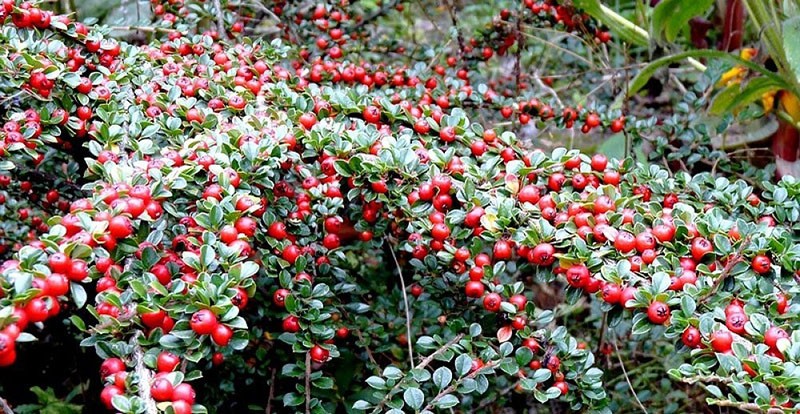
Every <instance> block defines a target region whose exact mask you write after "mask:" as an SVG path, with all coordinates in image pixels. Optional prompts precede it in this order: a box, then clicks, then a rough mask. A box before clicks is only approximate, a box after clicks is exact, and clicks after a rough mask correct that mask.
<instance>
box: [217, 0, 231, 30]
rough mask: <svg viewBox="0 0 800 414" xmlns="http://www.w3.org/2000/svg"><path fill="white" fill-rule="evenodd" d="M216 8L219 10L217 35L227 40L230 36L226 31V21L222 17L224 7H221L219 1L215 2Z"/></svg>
mask: <svg viewBox="0 0 800 414" xmlns="http://www.w3.org/2000/svg"><path fill="white" fill-rule="evenodd" d="M214 8H215V9H216V10H217V15H216V19H217V33H218V34H219V37H220V39H227V38H228V34H227V32H226V31H225V20H224V17H223V15H222V6H221V5H220V2H219V0H214Z"/></svg>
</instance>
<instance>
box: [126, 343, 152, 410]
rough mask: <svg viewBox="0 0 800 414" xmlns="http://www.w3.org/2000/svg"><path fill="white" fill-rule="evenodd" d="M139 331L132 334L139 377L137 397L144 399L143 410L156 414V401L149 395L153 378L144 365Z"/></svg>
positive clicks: (134, 359) (135, 363)
mask: <svg viewBox="0 0 800 414" xmlns="http://www.w3.org/2000/svg"><path fill="white" fill-rule="evenodd" d="M141 334H142V332H141V331H136V334H134V335H133V339H132V340H131V342H133V363H134V367H135V368H134V369H135V372H136V376H137V377H138V378H139V398H141V399H142V401H144V412H145V413H147V414H156V413H158V409H156V401H155V400H154V399H153V397H151V396H150V383H151V381H152V380H153V378H152V376H151V375H150V374H151V372H150V370H149V369H148V368H147V367H146V366H145V365H144V351H143V350H142V346H141V345H139V336H140V335H141Z"/></svg>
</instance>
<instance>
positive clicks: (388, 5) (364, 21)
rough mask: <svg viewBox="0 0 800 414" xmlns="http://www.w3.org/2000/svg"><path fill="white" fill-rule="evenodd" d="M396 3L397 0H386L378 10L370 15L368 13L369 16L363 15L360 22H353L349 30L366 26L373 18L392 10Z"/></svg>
mask: <svg viewBox="0 0 800 414" xmlns="http://www.w3.org/2000/svg"><path fill="white" fill-rule="evenodd" d="M398 3H400V2H399V1H398V0H395V1H392V2H388V3H386V4H385V5H384V6H383V7H381V8H380V9H379V10H378V11H376V12H375V13H372V14H371V15H369V16H367V17H365V18H363V19H361V21H360V22H358V23H356V24H354V25H353V26H352V27H351V28H350V31H356V30H358V29H360V28H362V27H364V26H366V25H367V24H369V23H370V22H372V21H373V20H375V19H377V18H378V17H381V16H383V15H384V14H386V13H388V12H390V11H392V9H394V8H395V7H397V4H398Z"/></svg>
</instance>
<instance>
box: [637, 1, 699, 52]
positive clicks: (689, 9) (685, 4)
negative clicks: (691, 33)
mask: <svg viewBox="0 0 800 414" xmlns="http://www.w3.org/2000/svg"><path fill="white" fill-rule="evenodd" d="M713 4H714V0H693V1H686V0H663V1H661V2H660V3H658V5H657V6H656V8H655V10H653V18H652V20H651V21H650V34H651V35H652V37H653V39H654V40H655V41H656V42H657V43H661V41H662V40H664V39H666V41H667V42H674V41H675V38H676V37H678V34H679V33H680V32H681V30H683V29H684V28H686V27H688V24H687V23H688V22H689V20H690V19H691V18H692V17H694V16H698V15H702V14H704V12H705V11H706V10H707V9H708V8H709V7H711V6H712V5H713ZM662 35H663V36H662Z"/></svg>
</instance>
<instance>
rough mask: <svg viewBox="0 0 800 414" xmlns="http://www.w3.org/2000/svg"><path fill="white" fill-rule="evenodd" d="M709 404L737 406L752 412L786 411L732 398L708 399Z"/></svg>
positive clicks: (770, 413)
mask: <svg viewBox="0 0 800 414" xmlns="http://www.w3.org/2000/svg"><path fill="white" fill-rule="evenodd" d="M708 404H709V405H716V406H720V407H735V408H738V409H740V410H742V411H751V412H758V413H763V412H766V413H769V414H772V413H784V412H785V411H784V410H783V409H780V408H770V409H768V410H766V411H765V410H764V409H762V408H761V407H760V406H759V405H758V404H754V403H745V402H737V401H730V400H708Z"/></svg>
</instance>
